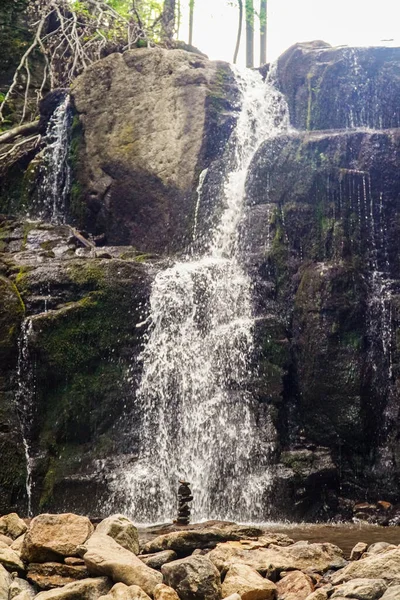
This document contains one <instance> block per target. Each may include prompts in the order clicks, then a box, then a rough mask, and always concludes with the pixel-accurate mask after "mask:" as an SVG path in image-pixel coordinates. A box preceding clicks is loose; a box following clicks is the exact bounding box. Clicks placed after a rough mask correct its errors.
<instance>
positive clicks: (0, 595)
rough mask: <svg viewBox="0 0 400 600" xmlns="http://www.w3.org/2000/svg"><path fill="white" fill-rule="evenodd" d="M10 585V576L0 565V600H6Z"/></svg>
mask: <svg viewBox="0 0 400 600" xmlns="http://www.w3.org/2000/svg"><path fill="white" fill-rule="evenodd" d="M11 583H12V579H11V575H10V573H8V571H6V569H5V568H4V567H3V565H0V600H8V592H9V589H10V585H11Z"/></svg>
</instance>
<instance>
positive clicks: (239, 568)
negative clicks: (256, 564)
mask: <svg viewBox="0 0 400 600" xmlns="http://www.w3.org/2000/svg"><path fill="white" fill-rule="evenodd" d="M232 594H239V596H240V597H241V598H242V600H275V598H276V595H277V586H276V585H275V584H274V583H272V581H269V580H268V579H264V577H261V575H260V574H259V573H258V572H257V571H256V570H255V569H252V568H251V567H248V566H247V565H232V566H231V567H230V569H229V571H228V572H227V574H226V577H225V579H224V582H223V584H222V597H223V598H225V597H226V596H230V595H232Z"/></svg>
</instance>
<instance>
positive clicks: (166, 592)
mask: <svg viewBox="0 0 400 600" xmlns="http://www.w3.org/2000/svg"><path fill="white" fill-rule="evenodd" d="M154 600H179V596H178V594H177V593H176V591H175V590H174V589H173V588H172V587H169V586H168V585H165V584H164V583H159V584H158V585H157V586H156V587H155V589H154Z"/></svg>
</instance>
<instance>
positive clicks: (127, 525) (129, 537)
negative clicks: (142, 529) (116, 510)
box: [96, 515, 139, 554]
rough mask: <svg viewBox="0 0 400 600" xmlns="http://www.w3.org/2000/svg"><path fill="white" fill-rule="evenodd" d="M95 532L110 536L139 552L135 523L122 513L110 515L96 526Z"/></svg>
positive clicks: (129, 548) (128, 548)
mask: <svg viewBox="0 0 400 600" xmlns="http://www.w3.org/2000/svg"><path fill="white" fill-rule="evenodd" d="M96 532H97V533H103V534H105V535H109V536H110V537H112V538H113V539H114V540H115V541H116V542H118V544H120V546H122V547H123V548H126V549H127V550H130V551H131V552H133V553H134V554H139V537H138V530H137V528H136V527H135V525H134V524H133V523H132V521H130V520H129V519H128V518H127V517H124V515H111V516H110V517H108V518H107V519H104V521H101V523H99V524H98V525H97V527H96Z"/></svg>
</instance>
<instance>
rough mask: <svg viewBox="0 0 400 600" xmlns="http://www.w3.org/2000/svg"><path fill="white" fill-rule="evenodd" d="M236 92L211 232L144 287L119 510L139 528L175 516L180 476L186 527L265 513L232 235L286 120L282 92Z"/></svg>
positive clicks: (244, 80)
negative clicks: (134, 453)
mask: <svg viewBox="0 0 400 600" xmlns="http://www.w3.org/2000/svg"><path fill="white" fill-rule="evenodd" d="M237 83H238V86H239V89H240V91H241V94H242V106H241V112H240V115H239V118H238V122H237V127H236V132H235V134H234V139H233V144H232V146H231V149H232V152H231V155H230V158H229V159H228V160H227V161H226V166H225V178H224V184H223V189H222V190H221V198H219V199H218V204H219V208H221V203H222V212H221V216H220V219H219V223H218V224H217V226H216V227H215V230H214V232H213V235H212V236H211V242H209V243H208V245H207V247H204V248H203V249H202V251H197V254H196V255H192V256H190V257H189V256H188V257H186V259H185V260H182V261H180V262H176V263H175V264H174V265H173V266H172V267H170V268H167V269H166V270H163V271H161V272H159V273H158V275H157V276H156V278H155V280H154V283H153V286H152V292H151V297H150V322H151V325H150V329H149V333H148V339H147V342H146V345H145V348H144V350H143V353H142V356H141V359H142V361H143V373H142V379H141V383H140V386H139V389H138V392H137V396H136V403H137V411H138V412H139V414H140V415H142V424H141V432H142V435H141V444H140V458H139V460H138V462H137V463H136V464H135V466H134V468H133V469H132V470H131V471H129V472H127V473H124V475H123V477H124V481H123V482H121V480H119V481H118V488H119V489H121V488H125V489H126V490H127V498H126V506H125V510H126V511H127V512H129V513H130V514H131V515H132V517H133V518H134V519H135V520H136V521H139V522H154V521H159V520H164V519H171V517H173V516H174V515H175V514H176V488H177V483H178V480H179V479H182V478H184V479H186V480H188V481H189V482H191V484H192V490H193V495H194V502H193V517H194V518H195V519H204V518H224V519H229V518H235V519H243V520H252V519H253V520H254V519H260V518H263V517H265V514H266V509H265V504H264V503H265V493H266V491H267V490H268V487H269V485H270V479H271V478H270V471H269V468H268V448H269V446H270V445H271V444H270V442H269V440H268V439H266V436H265V434H264V437H263V432H262V431H260V428H258V427H257V406H256V402H255V401H254V400H253V398H252V395H251V392H250V390H249V379H250V376H251V373H250V366H249V363H250V358H251V354H252V350H253V324H254V319H253V309H252V288H251V281H250V278H249V277H248V275H247V274H246V272H245V270H244V268H243V266H242V264H241V258H240V250H239V243H238V242H239V233H238V231H239V224H240V221H241V219H242V217H243V210H244V196H245V180H246V175H247V171H248V167H249V165H250V162H251V159H252V157H253V155H254V153H255V151H256V150H257V148H258V146H259V144H260V143H261V142H262V141H263V140H264V139H266V138H267V137H273V136H274V135H277V134H278V133H279V132H281V131H282V130H283V129H285V128H287V127H288V115H287V111H286V105H285V103H284V101H283V99H282V96H281V94H280V93H279V92H278V91H277V90H276V89H275V88H274V87H273V85H272V84H271V83H264V82H263V81H262V78H261V76H260V75H259V74H258V73H256V72H252V71H246V72H245V73H241V74H237ZM282 107H284V108H282ZM198 196H199V198H200V196H201V189H200V190H198ZM197 216H198V215H196V218H197ZM195 226H196V229H197V226H198V224H197V221H196V225H195ZM194 233H195V234H196V231H195V232H194Z"/></svg>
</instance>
